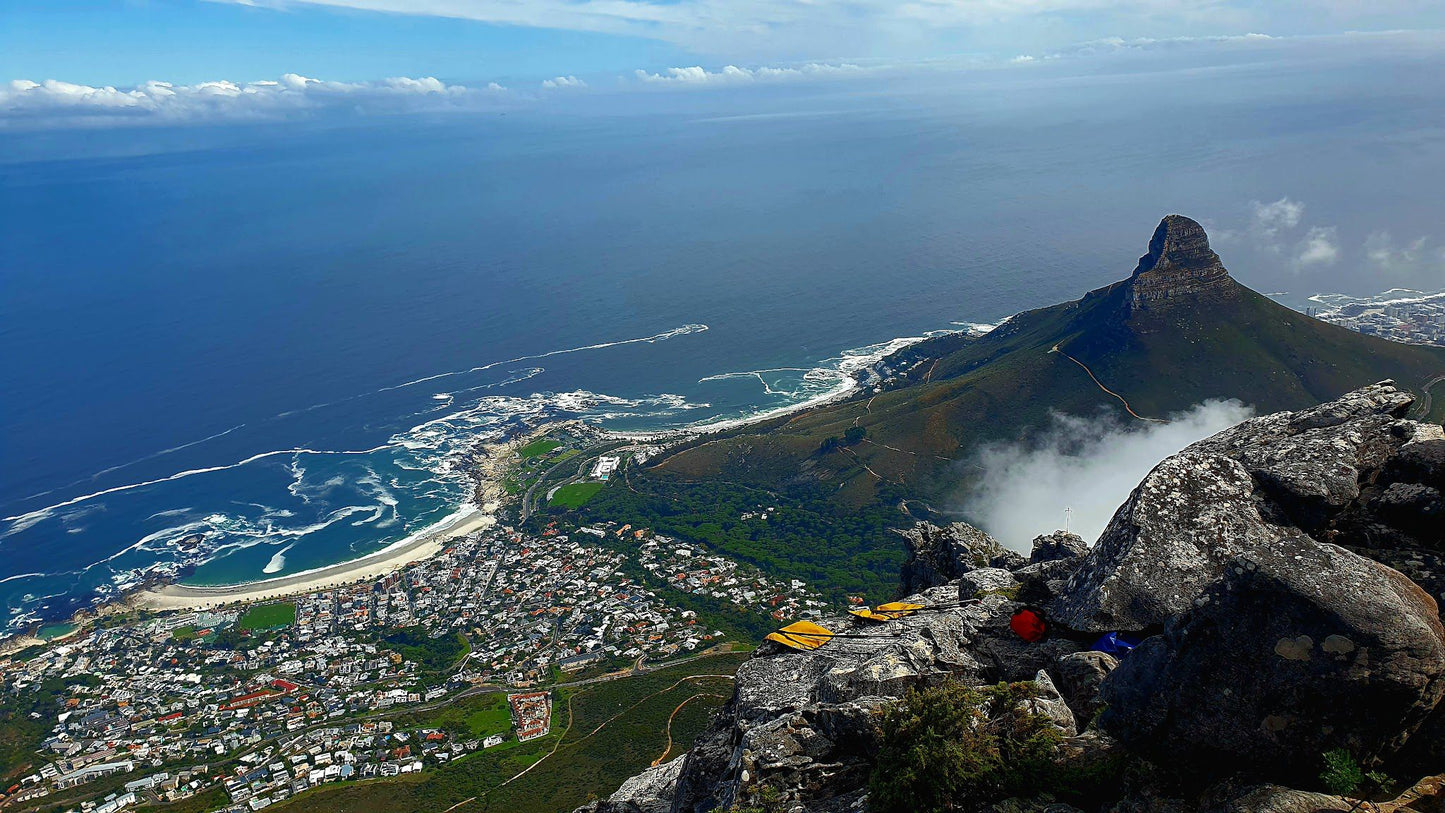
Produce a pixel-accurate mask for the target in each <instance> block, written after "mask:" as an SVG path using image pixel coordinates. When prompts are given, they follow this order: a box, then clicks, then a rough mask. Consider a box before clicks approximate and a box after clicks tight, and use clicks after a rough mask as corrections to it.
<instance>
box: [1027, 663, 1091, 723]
mask: <svg viewBox="0 0 1445 813" xmlns="http://www.w3.org/2000/svg"><path fill="white" fill-rule="evenodd" d="M1034 686H1035V687H1036V689H1037V691H1038V694H1037V695H1035V696H1034V697H1032V698H1029V699H1028V700H1026V701H1024V704H1025V706H1027V708H1028V710H1029V711H1030V712H1032V713H1034V714H1041V715H1043V716H1045V717H1047V718H1049V722H1050V723H1052V724H1053V726H1054V728H1056V729H1058V731H1059V733H1060V734H1062V735H1064V736H1065V737H1073V736H1075V735H1077V734H1078V733H1079V727H1078V724H1077V723H1075V722H1074V712H1073V711H1072V710H1071V709H1070V708H1069V704H1068V703H1067V702H1065V701H1064V697H1063V695H1061V694H1059V690H1058V688H1057V687H1056V686H1054V681H1053V678H1050V677H1049V673H1048V672H1045V671H1044V670H1042V669H1040V670H1039V671H1038V674H1036V675H1034Z"/></svg>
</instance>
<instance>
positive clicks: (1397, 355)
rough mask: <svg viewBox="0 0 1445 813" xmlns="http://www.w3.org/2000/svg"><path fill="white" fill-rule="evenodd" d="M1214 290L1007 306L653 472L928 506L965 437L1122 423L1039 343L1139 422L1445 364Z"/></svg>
mask: <svg viewBox="0 0 1445 813" xmlns="http://www.w3.org/2000/svg"><path fill="white" fill-rule="evenodd" d="M1228 285H1229V286H1230V287H1229V289H1228V290H1227V291H1226V294H1227V295H1225V296H1222V297H1221V298H1218V299H1213V300H1211V301H1209V302H1208V303H1207V304H1201V305H1200V306H1199V307H1197V308H1191V307H1188V306H1187V305H1181V306H1176V307H1175V310H1174V311H1173V313H1171V318H1170V319H1169V320H1168V321H1167V323H1153V324H1148V323H1142V322H1141V321H1140V320H1138V319H1137V318H1131V317H1130V315H1129V309H1128V307H1127V304H1126V301H1127V296H1128V287H1127V286H1128V283H1116V284H1115V285H1112V286H1109V287H1108V288H1103V289H1100V290H1097V291H1094V292H1091V293H1090V294H1088V295H1087V296H1085V297H1084V298H1083V299H1081V300H1078V301H1075V302H1068V303H1065V304H1062V305H1055V306H1053V307H1049V308H1043V309H1040V310H1035V311H1029V312H1027V313H1024V314H1020V315H1019V316H1017V317H1015V318H1014V319H1013V320H1012V321H1011V322H1010V323H1008V324H1007V325H1005V326H1004V327H1002V328H999V329H998V330H996V331H994V332H993V333H990V334H987V335H985V336H983V337H980V338H977V339H965V338H963V337H947V338H944V339H940V340H936V341H934V342H929V343H924V344H922V345H919V346H916V347H914V348H910V349H909V350H908V351H905V353H904V354H903V355H902V356H900V357H899V358H897V359H895V360H894V361H895V368H897V367H903V368H906V369H908V371H909V372H908V373H907V375H906V376H904V378H903V380H901V381H899V382H897V383H896V384H895V385H893V386H892V388H891V389H888V390H887V391H885V392H882V393H879V394H876V395H872V396H871V397H866V398H857V399H854V400H851V401H848V402H845V403H840V404H834V405H831V406H828V407H824V408H821V409H815V410H810V411H808V412H804V413H801V414H799V415H796V416H794V417H793V418H791V419H790V420H788V421H786V422H781V423H778V424H775V425H772V426H767V427H758V428H752V429H749V430H746V431H739V432H735V433H732V434H731V435H729V436H726V437H722V438H716V439H711V440H709V441H707V442H705V443H701V444H697V445H695V446H693V447H692V448H688V449H684V450H682V451H680V452H678V453H676V454H674V455H672V456H670V457H668V458H666V459H664V460H663V461H661V462H660V464H658V466H657V471H659V472H661V473H666V474H669V475H671V476H673V477H675V478H677V479H678V480H680V481H684V482H686V481H700V480H706V479H711V478H722V479H725V480H729V481H734V482H739V483H747V484H751V485H758V486H774V485H777V484H782V483H795V484H796V483H806V482H811V483H815V484H817V485H819V486H821V487H822V488H823V489H824V490H825V491H826V492H827V493H829V494H831V495H833V496H834V497H835V499H836V500H838V501H840V502H841V503H842V504H844V505H847V506H853V507H857V506H862V505H865V504H868V503H871V502H873V501H875V499H876V498H877V497H878V496H880V494H881V493H895V492H896V491H897V490H898V489H902V490H903V491H904V492H905V493H907V494H909V495H912V496H915V497H917V498H920V499H923V500H930V499H935V500H936V499H939V498H941V497H943V496H945V495H948V494H949V493H951V492H953V491H954V490H955V489H957V488H959V487H960V486H962V485H965V484H967V482H968V479H969V476H970V468H969V465H968V460H969V457H970V455H971V453H972V452H973V450H974V449H975V448H976V447H977V446H978V445H979V444H980V443H983V442H987V441H992V440H1006V439H1011V438H1015V437H1018V436H1020V435H1022V434H1026V433H1027V432H1028V431H1029V430H1031V429H1033V428H1036V427H1040V426H1042V425H1044V424H1045V423H1046V422H1047V421H1048V416H1049V413H1050V412H1052V411H1062V412H1069V413H1074V414H1093V413H1096V412H1097V411H1099V410H1111V411H1115V412H1119V413H1120V414H1121V415H1123V416H1124V417H1125V418H1126V419H1127V418H1128V416H1127V415H1126V414H1124V413H1123V409H1124V407H1123V404H1121V403H1120V401H1119V400H1117V399H1115V398H1114V397H1112V396H1110V395H1108V394H1107V393H1105V392H1104V391H1103V390H1101V389H1100V387H1099V386H1098V385H1097V384H1096V383H1095V382H1094V381H1093V380H1092V379H1091V378H1090V377H1089V375H1088V373H1087V372H1086V371H1085V370H1084V369H1083V368H1082V367H1080V366H1079V365H1078V364H1076V363H1075V362H1073V361H1071V360H1070V359H1069V358H1068V357H1067V356H1065V355H1064V354H1061V353H1058V352H1051V351H1052V350H1053V349H1054V348H1055V347H1058V348H1060V349H1061V350H1062V351H1064V353H1066V354H1068V356H1072V357H1073V358H1075V359H1078V361H1079V362H1082V363H1083V364H1084V365H1086V366H1087V367H1088V368H1090V370H1092V371H1093V373H1094V375H1095V376H1097V377H1098V379H1099V381H1100V382H1101V383H1103V384H1104V385H1105V386H1107V387H1108V388H1109V389H1111V390H1113V391H1114V392H1117V393H1119V394H1120V395H1122V396H1123V397H1124V398H1125V399H1127V400H1128V402H1129V404H1130V405H1131V406H1132V407H1133V409H1134V410H1135V411H1136V412H1138V413H1139V414H1140V415H1143V416H1146V417H1156V416H1157V417H1164V416H1167V415H1169V414H1170V413H1173V412H1177V411H1180V410H1184V409H1188V408H1189V407H1191V406H1193V405H1195V404H1197V403H1199V402H1201V401H1203V400H1206V399H1210V398H1236V399H1239V400H1241V401H1244V402H1245V403H1247V404H1251V405H1253V406H1255V407H1256V408H1257V409H1258V410H1259V411H1261V412H1269V411H1276V410H1281V409H1299V408H1302V407H1306V406H1310V405H1312V404H1315V403H1318V402H1320V401H1323V400H1327V399H1330V398H1333V397H1336V396H1338V395H1340V394H1341V393H1344V392H1346V391H1348V390H1350V389H1353V388H1355V387H1359V386H1362V385H1365V384H1370V383H1373V382H1375V381H1379V380H1381V379H1384V378H1393V379H1395V380H1396V381H1397V382H1398V383H1399V384H1400V385H1401V386H1403V387H1413V388H1416V389H1417V390H1418V388H1419V387H1420V385H1421V384H1422V383H1423V382H1424V381H1426V380H1427V379H1429V378H1431V377H1433V376H1436V375H1439V374H1441V373H1445V349H1442V348H1430V347H1417V346H1411V345H1403V344H1397V343H1394V342H1389V341H1385V340H1383V339H1378V338H1374V337H1370V336H1364V335H1361V334H1359V333H1355V332H1353V331H1350V330H1346V329H1344V328H1341V327H1337V326H1334V325H1330V324H1326V323H1324V322H1320V321H1318V320H1316V319H1312V318H1309V317H1307V316H1304V315H1303V314H1300V313H1298V312H1296V311H1293V310H1290V309H1289V308H1286V307H1284V306H1282V305H1279V304H1277V303H1275V302H1273V301H1271V300H1269V299H1268V298H1266V297H1264V296H1261V295H1260V294H1258V293H1255V292H1254V291H1251V290H1249V289H1248V288H1245V287H1244V286H1241V285H1238V284H1237V283H1234V282H1232V281H1230V282H1229V283H1228ZM1432 413H1433V414H1432V415H1431V417H1432V419H1434V420H1439V419H1440V418H1441V417H1442V416H1445V400H1442V399H1440V398H1437V399H1435V400H1434V406H1433V409H1432ZM1422 417H1423V416H1422ZM853 426H861V427H863V428H864V429H866V430H867V435H866V437H865V438H864V440H863V441H862V442H860V443H857V444H855V445H852V446H849V447H843V448H838V449H836V450H831V451H821V450H820V445H821V444H822V443H823V442H824V440H825V439H826V438H828V437H833V436H840V435H842V434H843V433H844V432H845V431H846V430H847V429H848V428H849V427H853ZM889 486H892V487H891V488H890V487H889Z"/></svg>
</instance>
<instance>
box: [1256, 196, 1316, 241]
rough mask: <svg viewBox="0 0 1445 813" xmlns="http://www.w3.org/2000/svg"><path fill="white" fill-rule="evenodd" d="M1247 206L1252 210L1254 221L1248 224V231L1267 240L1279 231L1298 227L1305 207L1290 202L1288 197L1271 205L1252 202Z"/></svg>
mask: <svg viewBox="0 0 1445 813" xmlns="http://www.w3.org/2000/svg"><path fill="white" fill-rule="evenodd" d="M1249 205H1250V208H1251V209H1253V210H1254V220H1253V222H1252V223H1251V224H1250V230H1251V231H1252V232H1253V233H1254V234H1256V235H1258V236H1261V237H1267V238H1273V237H1275V236H1276V235H1278V234H1279V233H1280V231H1281V230H1284V229H1293V228H1294V227H1296V226H1298V225H1299V223H1300V219H1301V218H1303V217H1304V213H1305V205H1304V204H1303V203H1300V202H1299V201H1296V200H1290V199H1289V197H1288V196H1285V197H1282V198H1280V199H1279V200H1277V201H1274V202H1273V203H1260V202H1259V201H1257V200H1252V201H1250V202H1249Z"/></svg>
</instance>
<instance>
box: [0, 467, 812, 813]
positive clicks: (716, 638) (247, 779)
mask: <svg viewBox="0 0 1445 813" xmlns="http://www.w3.org/2000/svg"><path fill="white" fill-rule="evenodd" d="M614 460H615V458H613V459H609V460H607V461H604V462H602V463H597V464H593V465H592V466H591V467H590V468H591V471H592V475H593V477H595V478H596V479H598V480H601V479H605V478H606V477H608V476H610V475H611V474H612V473H613V472H614V471H615V470H616V465H617V464H616V463H615V462H613V461H614ZM758 516H759V517H762V518H764V519H765V517H766V509H764V510H762V511H760V512H759V513H758ZM479 525H480V524H478V523H473V524H471V525H462V526H460V527H461V529H462V531H464V533H461V534H460V535H456V536H451V537H449V538H446V539H445V540H443V541H442V542H441V543H440V544H439V547H440V550H439V551H437V552H434V553H432V552H430V551H426V553H427V555H426V556H425V558H421V559H420V560H419V561H415V562H413V563H411V564H409V565H407V566H405V567H401V568H399V569H396V570H394V571H392V572H389V573H386V574H383V575H379V576H372V575H371V574H368V577H367V578H363V579H361V580H358V581H354V582H352V583H349V584H342V585H337V586H330V587H327V588H326V589H314V590H310V591H309V592H304V593H299V594H295V595H290V596H286V597H284V598H272V597H268V598H267V599H266V600H263V601H251V602H240V603H232V604H223V605H222V606H216V607H209V606H208V607H193V608H190V609H179V610H170V611H159V612H157V611H155V610H153V609H145V610H140V611H136V612H132V613H127V614H121V615H114V616H108V617H103V618H101V619H99V620H98V621H97V622H95V623H92V624H89V625H87V626H84V627H82V628H80V629H79V630H78V631H76V632H75V633H74V634H72V635H70V636H68V637H66V638H64V639H63V640H58V641H55V642H52V643H50V644H46V645H37V646H32V647H29V648H28V649H27V650H25V651H22V652H17V653H12V654H11V655H10V656H8V657H0V699H3V702H5V703H6V704H8V705H10V706H12V707H23V708H25V709H28V710H29V711H28V716H29V717H30V719H31V720H32V721H33V723H34V725H35V726H36V727H37V729H40V728H43V729H44V730H43V734H41V735H40V741H39V742H38V746H39V748H38V750H37V751H35V752H33V753H32V754H30V755H28V756H29V760H30V761H29V767H28V768H27V769H26V771H25V773H24V774H23V775H22V776H18V777H17V779H16V780H15V781H13V784H12V786H11V787H9V788H5V789H3V790H4V791H5V795H4V796H3V797H0V808H3V809H6V810H10V809H14V810H24V809H38V808H40V807H42V806H43V807H46V808H49V809H56V810H74V811H79V812H80V813H115V811H119V810H122V809H128V808H132V807H137V806H142V805H146V804H156V803H165V802H176V801H181V800H186V799H191V798H193V797H198V796H199V795H200V794H204V793H217V792H218V791H223V792H224V798H223V800H222V803H221V804H220V805H218V806H216V807H215V808H212V809H221V810H227V811H234V813H241V811H248V810H249V811H256V810H261V809H263V808H265V807H268V806H270V805H273V804H277V803H279V802H282V801H285V800H287V799H289V798H291V797H293V796H296V795H297V794H301V793H304V792H306V791H307V790H309V789H311V788H315V787H318V786H322V785H328V784H331V783H338V782H347V781H353V780H367V779H376V778H384V777H394V776H400V775H403V774H412V773H416V772H418V771H428V770H431V769H433V768H435V767H437V766H440V765H444V764H446V763H448V762H450V761H453V760H458V759H463V758H465V757H467V756H468V755H470V754H473V753H476V752H479V751H487V750H489V749H493V748H501V749H506V748H509V747H512V746H515V745H516V744H518V743H521V742H527V741H530V740H534V739H539V738H543V737H546V736H548V735H549V734H550V733H551V731H552V728H553V714H554V710H555V709H554V700H553V691H554V690H555V688H556V687H559V686H565V685H569V681H584V682H586V681H594V680H606V679H610V678H615V677H622V676H626V675H628V674H633V673H636V672H639V671H645V670H647V669H648V668H650V666H652V665H660V664H665V663H668V662H676V661H678V660H679V659H686V658H689V657H693V656H696V655H698V654H701V653H704V652H707V651H710V650H715V649H716V648H718V647H719V646H720V645H722V644H724V643H725V642H726V641H727V640H728V639H729V635H728V634H727V633H726V632H725V631H724V630H723V629H721V628H720V627H719V626H716V625H714V624H713V623H711V622H710V619H709V618H707V617H706V616H707V613H706V611H704V612H703V613H699V611H698V609H694V608H689V607H687V606H684V605H685V604H686V603H687V602H686V601H683V600H682V599H688V598H704V599H706V600H708V601H710V602H711V604H709V605H707V606H714V607H731V608H734V609H735V610H737V611H742V612H750V613H756V614H758V615H760V616H763V617H767V616H771V617H773V618H777V619H781V618H804V617H810V616H817V615H820V614H822V613H823V612H824V611H825V610H827V609H828V605H827V603H826V602H825V601H824V600H823V599H822V598H821V597H820V596H819V594H817V593H816V592H814V591H812V590H810V589H809V588H808V586H807V585H806V584H804V583H803V582H801V581H798V580H781V579H775V578H771V577H769V576H767V575H765V574H764V573H762V572H761V571H759V570H758V569H757V568H755V567H752V566H750V565H747V564H743V563H739V562H736V561H732V560H730V559H728V558H727V557H724V556H721V555H718V554H716V553H712V552H709V551H708V550H706V549H705V548H703V547H701V546H698V545H695V544H689V543H686V542H683V541H679V540H676V539H673V538H669V537H667V536H663V535H659V534H655V533H653V532H652V531H651V530H649V529H646V528H634V527H632V526H631V525H627V524H623V525H618V524H616V523H612V522H606V523H599V524H595V525H587V526H583V527H572V528H569V529H567V530H565V531H564V529H563V528H562V526H560V525H559V524H558V523H557V522H550V523H547V524H545V525H534V526H533V528H534V530H531V531H524V530H521V529H519V528H516V527H512V526H510V525H484V526H481V527H478V526H479ZM732 637H734V638H736V636H732ZM479 696H485V697H494V698H495V704H494V705H495V708H494V709H493V712H492V713H489V714H487V715H483V717H485V723H484V724H479V727H473V728H469V729H466V730H458V729H457V728H456V727H455V726H453V727H450V728H448V727H446V726H442V725H434V724H427V722H426V721H427V719H428V714H429V713H431V712H433V711H435V710H437V709H442V708H445V707H446V705H447V704H448V703H450V702H452V701H454V700H456V699H459V698H461V697H479ZM218 798H219V797H218Z"/></svg>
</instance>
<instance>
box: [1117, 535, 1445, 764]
mask: <svg viewBox="0 0 1445 813" xmlns="http://www.w3.org/2000/svg"><path fill="white" fill-rule="evenodd" d="M1442 695H1445V629H1442V627H1441V623H1440V618H1439V609H1438V608H1437V606H1436V604H1435V602H1434V600H1433V599H1431V598H1430V597H1429V596H1427V595H1426V594H1425V593H1424V591H1422V590H1421V589H1420V588H1419V587H1418V586H1416V585H1415V584H1413V583H1412V582H1410V581H1409V580H1408V579H1406V578H1405V577H1404V576H1402V575H1401V574H1399V573H1398V572H1396V571H1393V570H1391V569H1389V568H1387V567H1385V566H1383V565H1381V564H1379V563H1377V562H1373V561H1371V560H1369V559H1365V558H1364V557H1361V556H1356V555H1355V554H1352V553H1350V552H1349V551H1346V550H1344V549H1342V548H1339V547H1336V546H1333V545H1319V544H1315V543H1313V542H1310V541H1308V540H1293V541H1292V544H1288V545H1287V546H1284V547H1281V548H1278V549H1274V550H1269V551H1265V552H1261V553H1260V554H1258V555H1256V556H1255V557H1253V558H1246V557H1241V558H1238V559H1235V560H1234V561H1233V562H1231V563H1230V564H1229V565H1228V567H1227V568H1226V574H1225V576H1224V578H1223V580H1222V581H1221V582H1220V583H1219V584H1218V585H1216V586H1215V587H1213V588H1211V589H1210V590H1209V591H1207V592H1206V593H1205V594H1204V595H1202V596H1200V597H1199V599H1198V600H1197V601H1196V603H1195V606H1194V607H1193V608H1192V609H1190V610H1189V611H1187V612H1185V613H1184V614H1183V615H1181V616H1180V617H1179V618H1177V619H1175V620H1174V621H1172V622H1171V623H1170V625H1169V627H1168V629H1167V630H1166V631H1165V633H1164V634H1163V635H1162V636H1156V637H1154V638H1150V639H1149V640H1147V641H1145V642H1144V643H1143V644H1142V645H1141V646H1140V647H1139V648H1138V649H1136V650H1135V651H1134V652H1133V653H1132V654H1131V655H1130V656H1129V657H1128V658H1126V659H1124V662H1123V663H1122V664H1121V665H1120V666H1119V668H1118V669H1116V670H1115V671H1114V672H1113V673H1112V674H1111V675H1110V676H1109V677H1108V678H1107V679H1106V680H1105V681H1104V682H1103V691H1102V700H1103V702H1104V703H1105V704H1106V706H1107V708H1106V709H1105V711H1104V713H1103V715H1102V717H1101V718H1100V724H1101V725H1102V726H1103V727H1104V728H1105V729H1106V730H1107V731H1109V732H1110V733H1111V734H1113V735H1114V736H1116V737H1118V738H1119V739H1121V740H1122V741H1123V742H1124V743H1125V744H1126V745H1128V746H1129V747H1131V748H1132V749H1134V750H1135V751H1136V752H1139V753H1161V754H1162V753H1167V754H1169V755H1170V759H1171V761H1173V760H1179V761H1181V762H1182V763H1184V764H1188V765H1190V766H1191V770H1193V771H1196V772H1198V773H1200V774H1201V775H1204V776H1210V775H1218V776H1225V775H1229V774H1230V773H1246V774H1247V773H1249V772H1251V771H1253V770H1256V769H1261V770H1267V771H1268V772H1269V773H1270V774H1271V776H1272V777H1273V778H1277V779H1285V778H1297V779H1300V778H1303V779H1309V778H1313V775H1314V774H1317V773H1318V763H1319V759H1320V754H1322V753H1324V752H1326V751H1331V750H1334V749H1337V748H1344V749H1347V750H1348V751H1350V752H1351V753H1352V754H1357V755H1361V756H1362V758H1364V759H1366V760H1369V759H1377V760H1378V759H1382V758H1385V757H1389V756H1391V755H1392V754H1394V753H1395V752H1396V751H1398V750H1399V749H1400V747H1401V746H1402V745H1403V744H1404V743H1405V741H1406V740H1407V739H1408V738H1409V737H1410V735H1411V734H1412V733H1413V732H1414V731H1415V729H1416V728H1417V727H1419V725H1420V724H1421V722H1422V721H1423V720H1424V719H1425V718H1426V716H1427V715H1428V714H1430V712H1431V710H1432V709H1433V708H1434V707H1435V706H1436V705H1437V704H1438V703H1439V701H1440V698H1441V696H1442Z"/></svg>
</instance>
